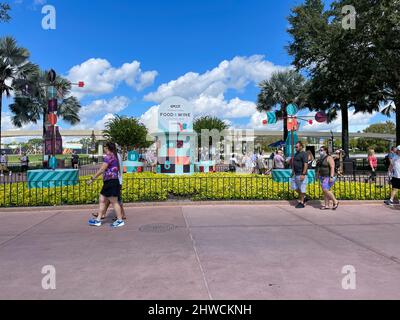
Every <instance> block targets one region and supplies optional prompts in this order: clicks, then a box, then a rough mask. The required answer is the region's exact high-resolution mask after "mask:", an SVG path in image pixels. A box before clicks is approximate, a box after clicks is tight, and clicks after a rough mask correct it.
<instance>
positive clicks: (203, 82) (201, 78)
mask: <svg viewBox="0 0 400 320" xmlns="http://www.w3.org/2000/svg"><path fill="white" fill-rule="evenodd" d="M284 69H287V67H282V66H276V65H274V64H273V63H271V62H269V61H266V60H264V56H262V55H253V56H250V57H235V58H233V59H232V60H230V61H228V60H224V61H222V62H221V63H220V64H219V65H218V66H217V67H215V68H214V69H212V70H209V71H206V72H205V73H203V74H199V73H196V72H188V73H186V74H185V75H183V76H181V77H179V78H178V79H176V80H172V81H170V82H168V83H164V84H162V85H161V86H159V88H158V89H157V91H155V92H151V93H149V94H147V95H146V96H145V98H144V99H145V100H146V101H154V102H158V103H160V102H162V101H163V100H164V99H165V98H167V97H170V96H174V95H177V96H180V97H183V98H186V99H189V100H194V99H196V98H198V97H199V96H200V95H205V96H210V97H218V96H220V95H221V94H223V93H225V92H226V91H227V90H229V89H233V90H238V91H240V90H243V89H244V88H246V87H247V86H248V85H249V84H250V83H255V84H257V83H259V82H260V81H262V80H265V79H268V78H270V76H271V75H272V73H274V72H275V71H278V70H284Z"/></svg>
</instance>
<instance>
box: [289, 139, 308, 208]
mask: <svg viewBox="0 0 400 320" xmlns="http://www.w3.org/2000/svg"><path fill="white" fill-rule="evenodd" d="M292 161H293V172H292V177H293V178H292V189H293V190H296V191H297V192H298V194H299V203H298V204H297V206H296V208H297V209H301V208H304V207H305V203H306V202H307V198H306V192H307V183H308V177H307V172H308V156H307V152H305V151H304V145H303V143H302V142H297V143H296V154H295V155H294V157H293V159H292Z"/></svg>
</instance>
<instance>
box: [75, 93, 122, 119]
mask: <svg viewBox="0 0 400 320" xmlns="http://www.w3.org/2000/svg"><path fill="white" fill-rule="evenodd" d="M129 103H130V100H129V99H128V98H127V97H123V96H121V97H114V98H112V99H111V100H104V99H102V100H95V101H93V102H91V103H90V104H88V105H87V106H83V107H82V108H81V110H80V112H79V116H80V117H81V119H89V118H91V117H95V116H98V115H99V114H102V113H105V112H106V113H117V112H120V111H122V110H124V109H125V108H126V107H127V106H128V105H129Z"/></svg>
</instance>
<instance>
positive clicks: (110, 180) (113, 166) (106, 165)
mask: <svg viewBox="0 0 400 320" xmlns="http://www.w3.org/2000/svg"><path fill="white" fill-rule="evenodd" d="M104 152H105V154H106V155H105V157H104V162H103V164H102V166H101V168H100V169H99V170H98V171H97V173H96V174H95V175H94V176H93V177H92V178H91V179H90V180H88V182H87V184H88V185H90V184H92V183H93V181H94V180H95V179H97V178H98V177H99V176H101V175H102V176H103V187H102V189H101V191H100V199H99V204H100V208H99V213H98V214H97V218H96V219H90V220H89V225H91V226H96V227H100V226H101V217H103V215H105V213H106V210H107V202H108V201H109V202H110V203H111V204H112V205H113V206H114V210H115V213H116V215H117V220H116V221H115V222H114V223H113V224H112V225H111V226H112V227H114V228H118V227H122V226H124V225H125V222H124V220H123V217H122V209H121V205H120V203H119V202H118V198H119V197H120V192H121V187H120V181H119V176H120V174H121V173H120V163H119V161H118V154H117V148H116V145H115V143H112V142H107V143H106V145H105V146H104Z"/></svg>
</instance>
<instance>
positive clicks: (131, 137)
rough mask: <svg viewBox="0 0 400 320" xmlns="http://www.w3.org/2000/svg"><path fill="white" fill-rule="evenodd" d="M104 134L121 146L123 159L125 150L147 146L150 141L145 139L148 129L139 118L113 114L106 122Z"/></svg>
mask: <svg viewBox="0 0 400 320" xmlns="http://www.w3.org/2000/svg"><path fill="white" fill-rule="evenodd" d="M103 133H104V136H105V137H106V138H107V139H108V140H109V141H112V142H115V143H117V144H118V145H119V146H120V147H121V148H122V156H123V158H124V159H125V156H126V153H127V151H130V150H135V149H139V148H147V147H149V146H150V145H151V142H150V141H148V140H147V135H148V130H147V128H146V126H145V125H144V124H142V123H141V122H140V121H139V119H136V118H133V117H126V116H120V115H115V117H114V118H113V119H111V120H109V121H108V122H107V123H106V129H105V130H104V131H103Z"/></svg>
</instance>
